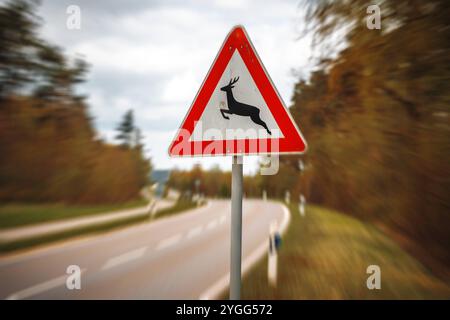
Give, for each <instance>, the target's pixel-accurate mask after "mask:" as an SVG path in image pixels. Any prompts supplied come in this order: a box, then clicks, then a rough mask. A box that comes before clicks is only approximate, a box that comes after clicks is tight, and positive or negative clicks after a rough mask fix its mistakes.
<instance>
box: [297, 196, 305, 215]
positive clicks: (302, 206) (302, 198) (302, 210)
mask: <svg viewBox="0 0 450 320" xmlns="http://www.w3.org/2000/svg"><path fill="white" fill-rule="evenodd" d="M305 204H306V199H305V196H304V195H303V194H301V195H300V204H299V208H298V211H299V212H300V215H301V216H302V217H304V216H305Z"/></svg>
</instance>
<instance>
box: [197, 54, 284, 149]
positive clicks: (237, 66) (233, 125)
mask: <svg viewBox="0 0 450 320" xmlns="http://www.w3.org/2000/svg"><path fill="white" fill-rule="evenodd" d="M236 79H237V81H236V82H235V83H233V84H232V88H230V89H228V90H227V91H224V90H222V88H223V87H226V86H227V85H229V84H230V81H233V80H236ZM230 94H232V96H233V98H234V99H235V101H238V102H240V103H243V104H246V105H249V106H254V107H256V108H258V109H259V119H260V120H262V122H263V123H265V124H266V126H267V128H268V129H269V131H270V133H271V134H269V133H268V131H267V130H266V129H265V128H264V126H263V125H262V124H258V123H255V122H254V121H253V120H252V118H251V117H249V116H240V115H237V114H230V113H227V111H225V112H224V113H222V111H221V110H231V109H232V108H230V106H229V105H228V98H229V95H230ZM226 117H227V118H229V119H226ZM256 121H259V120H258V119H256ZM249 129H250V130H249ZM227 130H229V131H228V134H227ZM229 132H232V134H233V138H235V139H246V138H255V139H256V138H260V139H264V138H271V139H273V138H283V134H282V132H281V130H280V128H279V126H278V124H277V122H276V121H275V119H274V117H273V116H272V113H271V112H270V110H269V108H268V107H267V104H266V102H265V101H264V98H263V97H262V95H261V93H260V91H259V90H258V88H257V86H256V84H255V81H254V80H253V78H252V76H251V74H250V72H249V71H248V69H247V67H246V65H245V63H244V61H243V60H242V57H241V55H240V54H239V52H238V50H234V53H233V55H232V57H231V59H230V61H229V62H228V65H227V67H226V68H225V70H224V72H223V74H222V76H221V78H220V81H219V82H218V84H217V86H216V88H215V89H214V92H213V93H212V95H211V98H210V99H209V101H208V103H207V105H206V107H205V109H204V110H203V113H202V115H201V116H200V118H199V121H198V122H197V123H196V125H195V127H194V131H193V134H192V135H191V137H190V141H205V140H206V141H207V140H210V141H212V140H214V138H216V137H227V136H228V135H229Z"/></svg>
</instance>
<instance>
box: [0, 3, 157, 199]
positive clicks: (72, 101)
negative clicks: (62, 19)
mask: <svg viewBox="0 0 450 320" xmlns="http://www.w3.org/2000/svg"><path fill="white" fill-rule="evenodd" d="M36 6H37V2H36V1H11V2H8V3H7V4H5V5H4V6H1V7H0V155H1V156H0V201H1V202H2V203H8V202H23V203H43V202H63V203H74V204H101V203H121V202H125V201H129V200H133V199H136V198H138V197H139V191H140V190H141V188H142V187H143V186H144V185H146V184H147V183H148V177H149V174H150V170H151V163H150V161H149V159H147V158H146V157H145V155H144V152H143V144H142V137H141V134H140V131H139V129H138V128H136V126H135V125H134V120H133V113H132V111H131V110H130V111H129V112H127V114H125V116H124V117H123V119H122V122H121V123H120V124H119V126H118V128H117V130H118V134H117V140H118V142H119V144H110V143H107V142H105V141H103V140H102V139H101V138H100V137H99V135H98V133H97V132H96V130H95V127H94V124H93V119H92V118H91V117H90V115H89V106H88V105H87V102H86V97H85V96H83V95H81V94H79V93H78V91H77V85H79V84H81V83H82V82H84V81H85V79H86V73H87V72H88V68H89V66H88V63H87V62H86V61H85V60H84V59H83V58H82V57H78V56H77V57H69V56H67V55H66V54H65V53H64V52H63V50H62V49H61V48H59V47H57V46H55V45H53V44H51V43H48V42H47V41H45V40H44V39H42V38H40V37H39V35H38V29H39V27H40V26H41V24H42V21H41V19H40V18H39V17H38V16H36V14H35V12H36ZM130 108H131V106H130ZM121 116H122V115H118V121H119V118H120V117H121Z"/></svg>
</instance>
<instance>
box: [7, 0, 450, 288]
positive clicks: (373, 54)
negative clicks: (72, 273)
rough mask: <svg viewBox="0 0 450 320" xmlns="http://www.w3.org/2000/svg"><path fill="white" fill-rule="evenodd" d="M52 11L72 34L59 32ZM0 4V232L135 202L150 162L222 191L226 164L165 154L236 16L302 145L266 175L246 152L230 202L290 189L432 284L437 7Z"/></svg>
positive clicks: (443, 27) (438, 106) (404, 2)
mask: <svg viewBox="0 0 450 320" xmlns="http://www.w3.org/2000/svg"><path fill="white" fill-rule="evenodd" d="M70 4H74V5H78V6H79V7H80V9H81V19H82V20H81V29H80V30H69V29H67V27H66V19H67V17H68V15H67V14H66V8H67V6H68V5H70ZM262 4H264V5H262ZM372 4H378V5H379V7H380V9H381V29H379V30H377V29H374V30H370V29H368V28H367V25H366V19H367V16H368V14H367V12H366V9H367V7H368V6H369V5H372ZM0 5H1V6H0V201H1V206H0V228H5V227H6V226H8V225H9V224H8V223H9V222H8V221H7V220H8V219H11V212H12V211H14V210H16V211H17V210H20V209H17V208H20V207H21V206H22V207H26V206H27V205H37V204H45V205H48V204H54V203H59V204H61V203H62V204H64V205H65V206H67V207H70V206H86V205H89V206H95V205H109V204H122V203H128V202H130V201H135V200H137V199H139V194H140V190H141V189H142V188H143V187H145V186H147V185H149V184H151V182H152V181H151V175H152V170H153V171H155V170H160V169H164V170H166V171H170V178H169V181H168V186H170V187H171V188H174V189H177V190H178V191H180V192H181V193H186V192H190V193H191V194H192V193H194V192H197V193H198V192H199V193H202V194H204V195H205V196H207V197H223V198H227V197H229V196H230V182H231V175H230V173H229V172H228V171H227V170H228V169H229V166H230V164H231V160H230V159H220V160H217V159H214V158H213V159H209V160H207V162H203V160H200V161H199V160H195V161H193V160H188V161H184V160H183V161H180V160H177V161H170V160H169V159H168V157H167V156H166V149H167V146H168V144H169V142H170V139H171V138H172V137H173V133H174V132H175V130H176V129H177V126H178V125H179V124H180V123H181V120H182V118H183V116H184V114H185V112H186V111H187V109H188V107H189V104H190V102H191V100H192V99H193V98H194V96H195V93H196V90H197V89H198V87H199V86H200V84H201V81H202V80H203V77H204V76H205V74H206V72H207V70H208V67H209V65H210V64H211V62H212V60H213V58H214V56H215V54H216V52H217V50H218V49H219V47H220V44H221V41H222V39H223V38H224V37H225V35H226V32H227V31H228V30H229V29H230V28H231V27H232V26H233V25H234V24H236V23H243V24H244V25H245V26H246V28H247V30H248V32H249V34H250V36H251V37H252V40H253V41H254V44H255V47H256V49H257V50H258V51H259V53H260V55H261V58H262V61H263V62H264V63H265V64H266V67H267V69H268V71H269V73H270V74H271V76H272V78H273V80H274V83H275V84H276V85H277V87H278V88H279V89H280V92H281V95H282V96H283V98H284V100H285V101H286V104H287V105H288V106H289V108H290V112H291V114H292V115H293V117H294V119H295V121H296V122H297V125H298V126H299V127H300V129H301V131H302V133H303V135H304V136H305V139H306V140H307V142H308V146H309V149H308V152H307V154H305V155H304V156H283V157H281V160H280V161H281V163H280V170H279V172H278V174H276V175H274V176H262V175H259V174H258V170H257V168H258V166H259V164H258V159H257V158H252V159H253V160H251V161H250V162H249V164H248V166H247V168H250V169H248V171H247V173H248V175H246V177H245V182H244V188H245V194H246V196H247V197H261V194H262V192H263V190H266V192H267V194H268V196H269V197H271V198H283V197H284V196H285V192H286V191H289V192H290V194H291V199H293V201H297V199H298V198H299V195H300V194H303V195H304V196H305V197H306V199H307V201H308V202H309V203H314V204H317V205H321V206H323V207H327V208H332V209H335V210H337V211H340V212H342V213H344V214H347V215H350V216H353V217H356V218H357V219H359V220H361V221H364V222H367V223H370V224H372V225H374V226H375V227H377V228H378V229H379V230H382V231H383V232H384V233H386V234H387V235H389V237H391V238H392V239H393V240H395V241H396V242H397V243H398V244H399V245H400V246H402V247H403V248H405V249H406V250H407V251H408V252H409V253H410V254H411V255H413V256H414V257H416V258H417V259H418V260H419V261H421V263H423V264H424V265H425V266H426V268H428V269H429V270H431V272H433V274H435V275H436V276H438V277H439V278H440V279H441V280H442V281H444V283H447V284H449V282H450V268H449V266H450V250H449V249H450V247H449V246H450V225H449V215H450V198H449V194H450V163H449V159H450V122H449V120H450V118H449V106H450V90H449V80H450V41H449V39H450V2H449V1H448V0H429V1H421V0H384V1H383V0H380V1H365V0H354V1H300V2H298V1H273V2H272V1H264V2H259V1H250V0H249V1H244V0H242V1H236V2H234V1H215V2H211V3H210V2H209V1H208V3H200V2H196V1H167V2H166V1H164V2H161V3H159V2H158V1H156V2H141V1H131V2H130V1H123V2H119V1H114V2H112V1H111V2H106V1H105V2H97V1H96V2H95V4H94V2H88V1H75V0H74V1H69V2H67V1H44V2H43V3H42V4H40V3H39V2H38V1H24V0H19V1H2V2H1V4H0ZM65 48H67V50H65ZM300 160H301V162H302V164H303V165H302V167H303V170H300V169H299V163H300V162H299V161H300ZM197 162H201V163H202V164H203V165H204V164H205V163H206V164H207V165H206V166H205V165H204V166H203V167H202V166H201V165H200V164H197ZM196 181H200V182H196ZM11 208H15V209H14V210H12V209H11ZM341 241H345V239H341Z"/></svg>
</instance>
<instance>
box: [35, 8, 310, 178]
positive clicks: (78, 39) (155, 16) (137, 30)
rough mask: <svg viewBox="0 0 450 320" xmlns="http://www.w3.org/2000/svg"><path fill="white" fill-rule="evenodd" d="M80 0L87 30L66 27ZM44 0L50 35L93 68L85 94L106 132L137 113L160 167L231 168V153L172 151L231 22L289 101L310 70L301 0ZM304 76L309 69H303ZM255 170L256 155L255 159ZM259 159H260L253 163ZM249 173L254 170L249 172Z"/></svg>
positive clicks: (47, 29)
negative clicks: (180, 155)
mask: <svg viewBox="0 0 450 320" xmlns="http://www.w3.org/2000/svg"><path fill="white" fill-rule="evenodd" d="M68 4H78V5H79V6H80V8H81V12H82V28H81V30H80V31H75V32H74V31H69V30H67V29H65V17H66V16H65V8H66V6H67V5H68ZM263 4H264V5H261V2H260V1H254V0H239V1H229V0H216V1H208V2H206V1H205V2H203V1H194V0H191V1H189V0H187V1H176V0H175V1H162V2H159V1H156V2H154V3H153V2H152V3H149V4H146V5H143V3H142V2H139V1H131V2H128V1H127V2H123V3H119V2H117V3H114V4H113V5H110V4H109V2H108V3H106V2H105V3H102V2H101V1H98V2H97V1H96V2H95V3H94V2H91V1H81V0H78V1H77V0H70V1H69V0H64V1H63V0H62V1H58V2H56V1H44V3H43V7H42V10H41V13H42V14H43V16H44V19H45V21H46V26H45V27H44V28H43V31H44V33H45V37H46V38H50V40H51V41H53V42H55V43H57V44H60V45H62V46H64V47H65V48H66V49H67V51H68V52H69V53H81V54H83V55H85V57H86V59H87V61H88V62H89V63H90V64H91V65H92V69H91V72H90V75H89V76H88V78H89V81H88V82H87V83H85V84H84V85H83V88H82V90H83V92H86V93H87V94H88V95H89V100H88V101H89V103H90V106H91V110H90V112H91V114H92V115H93V116H94V117H95V118H96V124H97V126H98V129H99V131H100V132H101V133H102V134H103V135H105V136H107V137H112V136H113V134H112V132H113V130H114V128H115V126H116V124H117V123H118V122H119V121H120V118H121V117H122V115H123V113H124V112H125V110H128V109H129V108H132V109H133V110H134V111H135V114H136V118H137V123H138V125H139V126H140V127H141V129H142V130H143V131H144V134H145V136H146V143H147V148H148V149H149V155H151V156H152V157H153V159H154V163H155V165H156V167H162V168H167V167H170V166H174V165H176V166H178V167H186V166H190V165H192V164H193V163H196V162H201V163H202V164H205V166H210V165H212V164H213V163H219V164H220V165H221V167H222V168H231V166H230V164H231V160H230V159H228V158H223V159H222V158H195V159H193V160H188V159H169V157H168V156H167V148H168V146H169V144H170V142H171V139H172V138H173V134H172V133H174V132H175V130H176V129H177V128H178V126H179V125H180V124H181V121H182V119H183V118H184V116H185V113H186V112H187V110H188V109H189V106H190V104H191V102H192V100H193V99H194V96H195V94H196V92H197V90H198V89H199V86H200V84H201V83H202V81H203V78H204V77H205V75H206V73H207V71H208V69H209V67H210V64H211V63H212V62H213V60H214V57H215V56H216V54H217V50H218V49H219V48H220V45H221V44H222V41H223V39H224V37H225V36H226V34H227V33H228V31H229V30H230V29H231V27H232V26H233V25H235V24H243V25H245V27H246V28H247V31H248V33H249V35H250V37H251V38H252V40H253V43H254V45H255V47H256V49H257V50H258V53H259V55H260V57H261V59H262V61H263V62H264V65H265V66H266V68H267V70H268V72H269V74H270V76H271V78H272V80H273V81H274V83H275V85H276V86H277V88H278V90H279V92H280V95H281V96H282V98H283V100H284V101H285V102H286V103H287V104H289V100H290V98H291V94H292V88H293V85H294V83H295V81H296V79H295V78H294V77H293V76H292V75H291V69H294V68H295V69H299V68H301V69H302V70H303V71H305V70H307V71H309V69H310V68H311V66H310V65H309V61H308V57H309V56H310V49H309V48H310V45H309V42H308V41H309V40H308V39H304V40H302V41H297V40H296V38H297V37H298V34H296V24H297V23H298V21H299V20H298V19H299V18H300V14H299V12H298V4H297V1H287V0H285V1H282V0H281V1H277V0H266V1H264V2H263ZM304 74H305V75H306V74H307V72H305V73H304ZM249 159H250V162H251V164H249V166H250V168H254V167H255V163H256V160H255V159H256V158H249ZM251 159H253V160H251ZM247 172H248V171H247Z"/></svg>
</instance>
